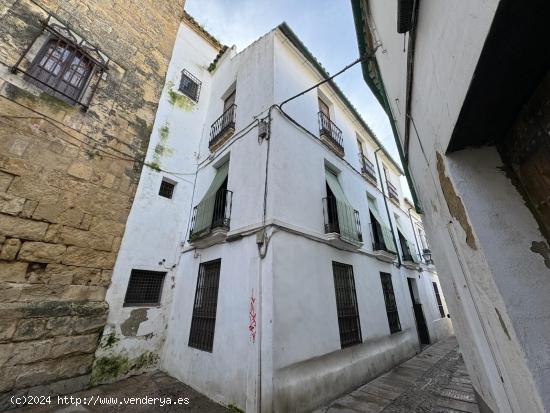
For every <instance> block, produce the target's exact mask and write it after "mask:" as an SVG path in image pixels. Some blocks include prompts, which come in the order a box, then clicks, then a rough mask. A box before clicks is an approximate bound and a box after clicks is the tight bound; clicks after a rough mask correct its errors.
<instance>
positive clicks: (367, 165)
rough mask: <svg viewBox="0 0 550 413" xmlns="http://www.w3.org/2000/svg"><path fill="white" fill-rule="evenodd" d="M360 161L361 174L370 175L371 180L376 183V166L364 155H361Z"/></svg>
mask: <svg viewBox="0 0 550 413" xmlns="http://www.w3.org/2000/svg"><path fill="white" fill-rule="evenodd" d="M359 159H360V160H361V173H364V174H366V175H368V176H369V178H371V179H372V180H373V181H374V182H376V172H375V170H374V164H373V163H372V162H371V161H370V160H369V159H368V158H367V157H366V156H365V155H364V154H362V153H359Z"/></svg>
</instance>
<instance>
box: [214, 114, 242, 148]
mask: <svg viewBox="0 0 550 413" xmlns="http://www.w3.org/2000/svg"><path fill="white" fill-rule="evenodd" d="M236 114H237V105H235V104H232V105H231V106H229V107H228V108H227V109H226V110H225V112H223V113H222V115H221V116H220V117H219V118H218V119H216V121H215V122H214V123H213V124H212V126H211V127H210V141H209V142H208V147H209V148H210V150H211V151H214V150H216V149H218V148H219V147H220V146H221V145H223V143H224V142H225V141H227V139H229V138H230V137H231V135H233V133H235V117H236Z"/></svg>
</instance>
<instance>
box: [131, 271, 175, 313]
mask: <svg viewBox="0 0 550 413" xmlns="http://www.w3.org/2000/svg"><path fill="white" fill-rule="evenodd" d="M165 275H166V272H160V271H147V270H132V272H131V273H130V280H129V281H128V289H127V290H126V295H125V297H124V306H125V307H130V306H135V307H139V306H142V307H144V306H156V305H159V304H160V298H161V293H162V284H163V281H164V276H165Z"/></svg>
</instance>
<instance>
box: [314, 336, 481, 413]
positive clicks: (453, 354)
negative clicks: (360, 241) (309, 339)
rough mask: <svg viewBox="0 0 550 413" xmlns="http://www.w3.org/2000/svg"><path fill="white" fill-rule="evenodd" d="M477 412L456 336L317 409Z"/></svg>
mask: <svg viewBox="0 0 550 413" xmlns="http://www.w3.org/2000/svg"><path fill="white" fill-rule="evenodd" d="M357 412H361V413H378V412H384V413H398V412H399V413H405V412H422V413H426V412H434V413H461V412H468V413H476V412H479V410H478V406H477V403H476V400H475V397H474V390H473V388H472V383H471V381H470V378H469V376H468V373H467V372H466V368H465V366H464V361H463V360H462V356H461V355H460V353H459V352H458V343H457V341H456V338H455V337H449V338H448V339H446V340H442V341H441V342H439V343H436V344H434V345H432V346H430V347H428V348H427V349H426V350H424V351H423V352H422V353H420V354H419V355H417V356H416V357H413V358H412V359H410V360H408V361H406V362H405V363H403V364H401V365H399V366H398V367H396V368H394V369H393V370H391V371H390V372H388V373H386V374H384V375H382V376H380V377H378V378H377V379H375V380H373V381H371V382H369V383H367V384H365V385H364V386H361V387H359V388H358V389H356V390H354V391H352V392H351V393H349V394H347V395H345V396H343V397H341V398H339V399H337V400H335V401H334V402H332V403H331V404H330V405H328V406H326V407H323V408H321V409H318V410H316V411H315V412H314V413H357Z"/></svg>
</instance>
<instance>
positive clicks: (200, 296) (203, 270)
mask: <svg viewBox="0 0 550 413" xmlns="http://www.w3.org/2000/svg"><path fill="white" fill-rule="evenodd" d="M220 269H221V259H217V260H214V261H209V262H203V263H202V264H201V265H200V267H199V275H198V278H197V289H196V291H195V303H194V305H193V316H192V319H191V330H190V332H189V347H193V348H196V349H198V350H203V351H208V352H210V353H211V352H212V349H213V347H214V330H215V327H216V308H217V305H218V287H219V283H220Z"/></svg>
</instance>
